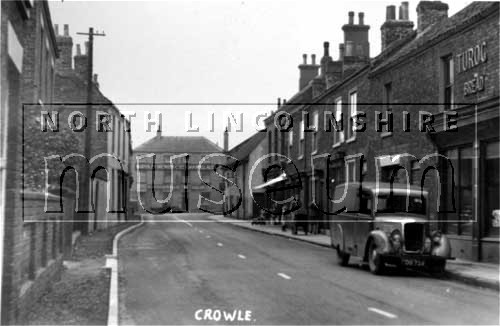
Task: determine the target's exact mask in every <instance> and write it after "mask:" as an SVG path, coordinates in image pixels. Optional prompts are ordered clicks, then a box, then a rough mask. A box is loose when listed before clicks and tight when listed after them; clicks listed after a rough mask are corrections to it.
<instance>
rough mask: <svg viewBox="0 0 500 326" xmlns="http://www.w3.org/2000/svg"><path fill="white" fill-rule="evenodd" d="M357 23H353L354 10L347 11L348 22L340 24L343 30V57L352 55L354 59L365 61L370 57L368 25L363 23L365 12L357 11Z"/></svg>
mask: <svg viewBox="0 0 500 326" xmlns="http://www.w3.org/2000/svg"><path fill="white" fill-rule="evenodd" d="M358 19H359V21H358V24H356V25H355V24H354V12H353V11H349V23H348V24H345V25H344V26H342V30H343V31H344V45H345V52H344V57H352V58H351V59H352V60H354V61H366V60H367V59H369V58H370V43H369V42H368V32H369V30H370V26H369V25H365V14H364V13H363V12H360V13H358Z"/></svg>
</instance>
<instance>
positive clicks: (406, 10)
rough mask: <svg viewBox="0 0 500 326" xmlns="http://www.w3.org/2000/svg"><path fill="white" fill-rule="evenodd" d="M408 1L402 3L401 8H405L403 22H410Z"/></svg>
mask: <svg viewBox="0 0 500 326" xmlns="http://www.w3.org/2000/svg"><path fill="white" fill-rule="evenodd" d="M408 5H409V4H408V1H403V2H401V8H403V18H402V19H403V20H409V19H410V16H409V12H408Z"/></svg>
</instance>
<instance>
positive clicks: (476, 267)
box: [209, 215, 500, 291]
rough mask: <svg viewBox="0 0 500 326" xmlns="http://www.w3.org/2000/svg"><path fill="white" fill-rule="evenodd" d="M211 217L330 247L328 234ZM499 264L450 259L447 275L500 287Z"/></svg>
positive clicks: (255, 229)
mask: <svg viewBox="0 0 500 326" xmlns="http://www.w3.org/2000/svg"><path fill="white" fill-rule="evenodd" d="M209 218H210V219H212V220H214V221H218V222H222V223H230V224H234V225H238V226H240V227H244V228H247V229H252V230H254V231H258V232H264V233H267V234H272V235H277V236H282V237H286V238H290V239H295V240H299V241H305V242H309V243H313V244H316V245H320V246H325V247H330V237H329V236H328V235H322V234H319V235H311V234H310V235H307V236H306V235H304V234H300V233H299V234H298V235H293V234H292V233H291V231H287V232H283V231H282V230H281V226H277V225H269V224H266V225H251V224H250V221H249V220H238V219H233V218H228V217H224V216H221V215H211V216H209ZM499 267H500V266H499V265H498V264H488V263H478V262H472V261H466V260H461V259H454V260H449V261H447V263H446V272H445V275H444V276H445V277H448V278H450V279H453V280H456V281H460V282H464V283H468V284H471V285H475V286H481V287H486V288H490V289H494V290H497V291H498V290H499V288H500V282H499V279H500V271H499Z"/></svg>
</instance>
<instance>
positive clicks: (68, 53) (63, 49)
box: [54, 24, 73, 72]
mask: <svg viewBox="0 0 500 326" xmlns="http://www.w3.org/2000/svg"><path fill="white" fill-rule="evenodd" d="M54 30H55V33H56V43H57V47H58V48H59V58H57V59H56V70H57V71H60V72H64V71H71V69H72V62H73V39H72V38H71V37H70V36H69V26H68V25H67V24H65V25H64V35H59V25H57V24H56V25H54Z"/></svg>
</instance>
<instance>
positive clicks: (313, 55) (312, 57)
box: [311, 54, 316, 66]
mask: <svg viewBox="0 0 500 326" xmlns="http://www.w3.org/2000/svg"><path fill="white" fill-rule="evenodd" d="M311 59H312V63H311V64H312V65H313V66H314V65H315V64H316V54H311Z"/></svg>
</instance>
